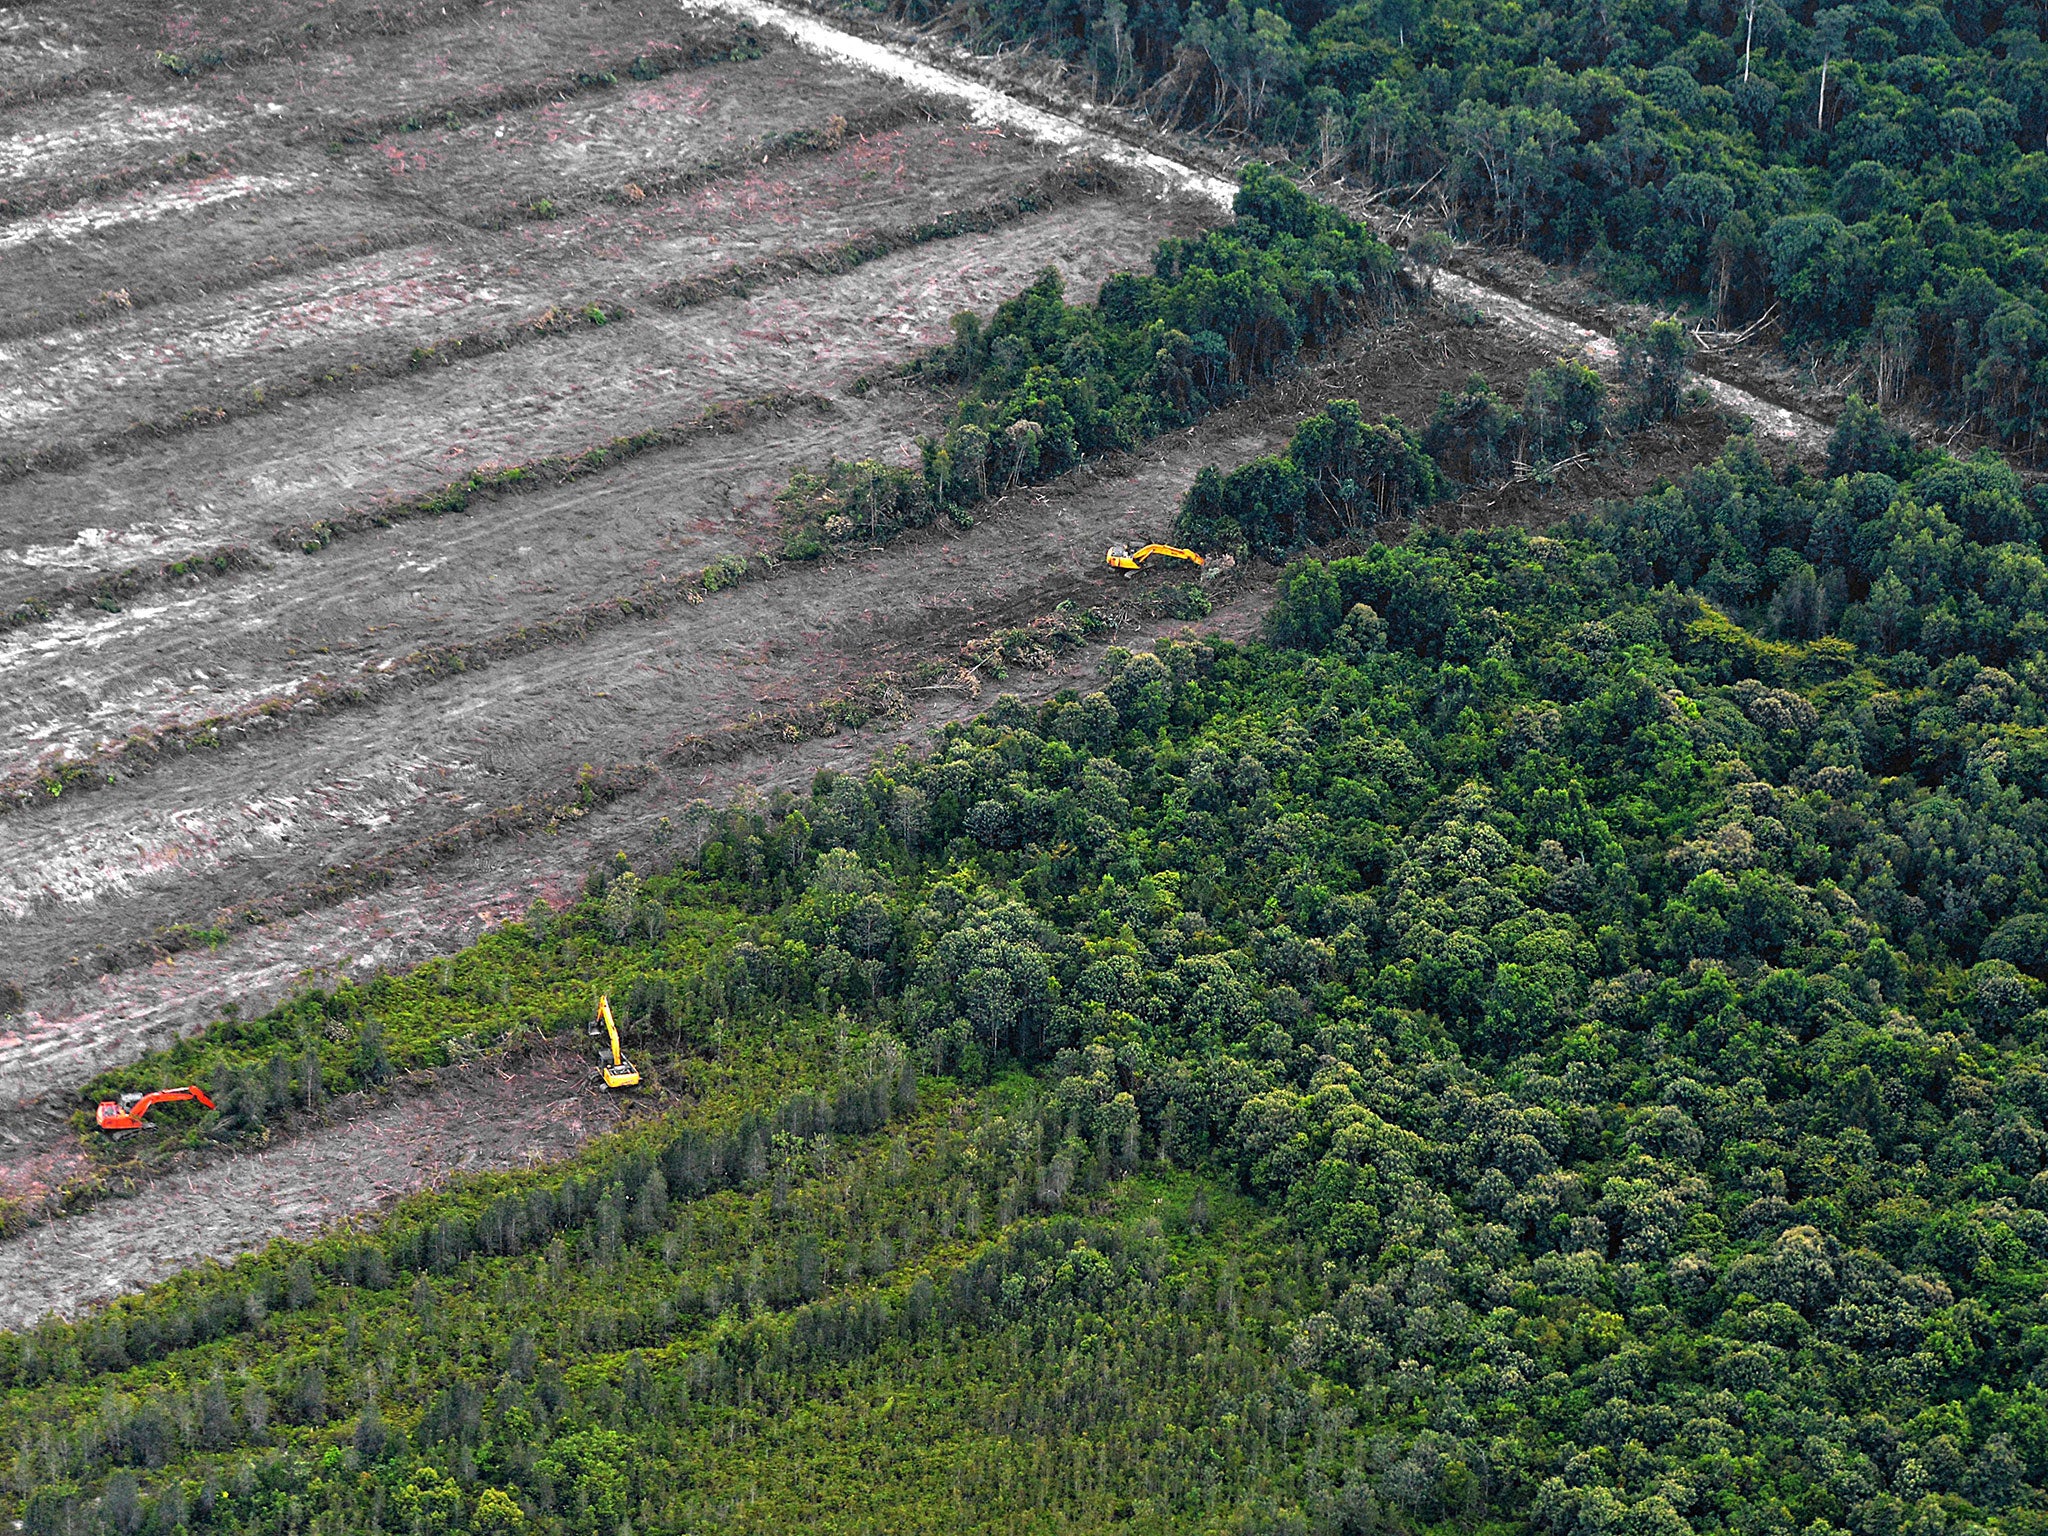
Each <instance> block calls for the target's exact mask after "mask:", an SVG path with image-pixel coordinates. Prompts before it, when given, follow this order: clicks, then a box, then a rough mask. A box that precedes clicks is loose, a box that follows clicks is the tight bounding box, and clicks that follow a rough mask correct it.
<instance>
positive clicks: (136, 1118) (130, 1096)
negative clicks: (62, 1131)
mask: <svg viewBox="0 0 2048 1536" xmlns="http://www.w3.org/2000/svg"><path fill="white" fill-rule="evenodd" d="M195 1099H196V1100H197V1101H198V1102H199V1103H201V1104H204V1105H205V1106H206V1107H207V1108H208V1109H211V1108H213V1100H211V1099H209V1098H208V1097H207V1096H206V1093H205V1091H204V1090H203V1089H201V1088H200V1087H199V1085H198V1084H196V1083H187V1084H186V1085H185V1086H184V1087H183V1088H159V1089H157V1091H156V1092H154V1093H124V1094H122V1095H121V1097H120V1098H118V1099H102V1100H101V1101H100V1107H99V1109H98V1111H97V1113H96V1115H95V1118H96V1119H97V1120H98V1121H99V1127H100V1129H101V1130H103V1131H139V1130H141V1129H142V1126H143V1121H144V1119H145V1118H146V1117H147V1116H148V1114H149V1112H150V1111H151V1110H152V1109H154V1108H156V1106H157V1105H159V1104H183V1103H185V1102H187V1101H188V1100H195Z"/></svg>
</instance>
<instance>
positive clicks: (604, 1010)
mask: <svg viewBox="0 0 2048 1536" xmlns="http://www.w3.org/2000/svg"><path fill="white" fill-rule="evenodd" d="M600 1025H602V1026H603V1029H604V1033H605V1036H606V1037H607V1038H608V1039H609V1041H610V1042H611V1048H612V1055H611V1060H609V1061H604V1060H600V1061H599V1062H598V1064H597V1070H598V1072H599V1073H600V1074H601V1075H602V1076H603V1078H604V1085H605V1087H607V1088H634V1087H637V1086H639V1082H640V1069H639V1068H638V1067H636V1066H634V1065H633V1063H631V1062H630V1061H628V1060H626V1054H625V1052H624V1051H622V1050H620V1049H619V1026H618V1025H616V1024H614V1023H613V1022H612V1000H611V998H610V996H609V995H607V996H604V997H600V998H599V999H598V1000H597V1023H596V1024H593V1025H591V1026H590V1032H591V1033H592V1034H593V1035H594V1034H596V1033H597V1032H598V1028H599V1026H600Z"/></svg>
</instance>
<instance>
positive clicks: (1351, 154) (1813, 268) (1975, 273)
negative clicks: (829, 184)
mask: <svg viewBox="0 0 2048 1536" xmlns="http://www.w3.org/2000/svg"><path fill="white" fill-rule="evenodd" d="M870 3H874V4H879V3H881V0H870ZM890 8H891V9H893V10H894V11H895V12H896V13H897V14H900V15H903V16H906V17H907V18H909V19H911V20H914V21H917V22H920V23H923V22H930V21H934V20H937V21H940V22H941V23H942V24H943V25H945V26H947V27H949V28H952V29H954V30H956V31H957V32H958V33H959V34H960V35H962V36H964V37H966V38H967V39H969V40H971V41H973V42H975V43H977V44H979V45H981V46H994V45H996V44H999V43H1012V44H1014V43H1018V42H1028V43H1031V44H1033V45H1034V46H1036V47H1038V48H1040V49H1043V50H1045V51H1046V52H1048V53H1050V54H1051V55H1053V56H1055V57H1057V58H1059V59H1061V60H1063V61H1066V62H1068V63H1070V64H1072V65H1074V66H1076V67H1077V68H1078V69H1079V70H1080V71H1081V72H1082V78H1083V79H1084V80H1086V81H1087V82H1090V83H1091V84H1092V86H1093V88H1094V89H1095V90H1096V91H1097V92H1098V94H1100V95H1101V96H1102V97H1104V98H1106V99H1111V100H1117V101H1124V102H1133V103H1142V104H1143V105H1144V106H1145V107H1146V108H1147V109H1148V110H1150V111H1151V112H1152V113H1153V114H1154V115H1155V117H1157V118H1158V119H1160V120H1162V121H1164V122H1167V123H1169V124H1174V125H1182V126H1204V127H1209V128H1213V129H1222V130H1230V131H1236V132H1241V133H1245V134H1248V135H1251V136H1252V137H1254V138H1256V139H1257V140H1259V141H1261V142H1264V143H1268V144H1278V145H1287V146H1291V147H1292V149H1293V152H1294V153H1295V154H1296V155H1297V156H1298V157H1299V158H1300V159H1301V161H1302V162H1303V163H1305V164H1309V165H1313V166H1315V167H1317V168H1318V169H1320V170H1323V171H1325V172H1328V171H1335V170H1344V171H1348V172H1350V173H1351V174H1353V175H1355V176H1358V177H1361V178H1364V179H1366V180H1368V181H1369V182H1371V183H1373V184H1375V185H1378V186H1381V187H1385V188H1425V187H1426V188H1428V189H1429V191H1430V195H1431V196H1434V195H1435V194H1437V193H1441V194H1443V195H1444V196H1445V197H1446V198H1447V199H1448V200H1449V202H1450V205H1451V207H1452V208H1453V209H1454V210H1455V215H1456V226H1457V229H1458V232H1459V233H1461V234H1463V235H1466V236H1468V237H1476V238H1486V239H1495V240H1503V241H1513V242H1519V243H1523V244H1526V245H1527V246H1528V247H1529V248H1530V249H1532V250H1533V251H1535V252H1536V253H1537V254H1539V255H1541V256H1543V257H1544V258H1545V259H1548V260H1553V261H1589V262H1591V263H1592V264H1593V265H1594V266H1595V267H1596V268H1597V270H1598V272H1599V273H1600V275H1601V277H1602V278H1603V279H1604V281H1605V282H1606V283H1607V284H1608V285H1609V286H1610V287H1611V288H1613V289H1614V290H1615V291H1617V292H1618V293H1620V294H1622V295H1623V296H1625V297H1636V298H1645V299H1667V298H1672V297H1680V298H1685V299H1688V300H1690V301H1692V302H1694V303H1696V304H1697V305H1699V306H1700V307H1701V308H1703V309H1704V310H1705V311H1706V312H1708V313H1709V314H1711V315H1712V316H1714V317H1715V318H1716V319H1717V320H1718V321H1719V323H1721V324H1722V325H1724V326H1728V327H1731V328H1732V327H1738V326H1742V325H1744V324H1746V323H1747V322H1749V321H1751V320H1754V319H1758V318H1761V317H1763V316H1764V315H1766V314H1771V315H1773V317H1774V318H1775V319H1776V320H1777V321H1778V322H1779V323H1780V324H1782V327H1783V331H1784V335H1785V338H1786V341H1787V343H1788V344H1789V345H1791V346H1792V347H1794V348H1799V349H1806V350H1809V351H1810V352H1811V353H1812V354H1813V355H1815V356H1818V357H1820V358H1823V359H1825V360H1826V363H1827V366H1828V368H1829V371H1830V372H1837V373H1838V372H1842V371H1846V370H1848V369H1851V368H1854V369H1855V370H1857V373H1858V375H1859V377H1860V381H1861V384H1862V387H1863V391H1864V393H1865V394H1866V395H1869V396H1871V397H1872V398H1875V399H1876V400H1878V401H1879V403H1880V404H1891V403H1893V402H1895V401H1899V400H1902V399H1908V398H1910V399H1913V400H1915V401H1918V402H1920V403H1922V404H1925V405H1927V406H1929V407H1931V408H1933V409H1935V410H1936V411H1938V412H1940V413H1943V414H1946V415H1948V416H1951V417H1953V418H1955V419H1958V420H1963V421H1968V422H1970V423H1972V424H1973V425H1975V426H1977V427H1979V428H1980V429H1982V430H1986V431H1989V432H1992V433H1995V434H1997V435H1998V436H1999V437H2001V438H2002V439H2004V440H2005V441H2006V442H2007V443H2008V444H2009V445H2010V446H2013V447H2014V448H2016V449H2020V450H2023V451H2026V452H2030V453H2031V452H2033V451H2034V450H2036V449H2037V448H2038V446H2039V438H2040V434H2041V431H2042V428H2043V425H2044V414H2048V291H2044V290H2048V233H2044V231H2048V8H2044V7H2042V6H2041V5H2039V4H2038V3H2036V0H2013V3H2010V4H2000V3H1996V0H1951V3H1947V4H1942V5H1935V4H1929V3H1920V4H1911V5H1908V4H1902V3H1896V0H1858V3H1852V4H1844V5H1825V4H1819V3H1802V4H1798V5H1790V6H1788V5H1784V4H1781V3H1779V0H1648V3H1641V4H1627V5H1622V4H1614V3H1608V4H1596V5H1587V6H1572V7H1566V6H1554V5H1545V4H1540V3H1523V0H1361V3H1357V4H1348V5H1347V4H1341V3H1337V0H1274V4H1273V5H1272V6H1271V7H1270V8H1269V7H1264V6H1258V5H1255V4H1246V3H1244V0H1190V3H1189V4H1187V5H1185V6H1183V5H1182V4H1181V3H1179V0H1031V3H1028V4H1018V3H1013V0H974V3H972V4H968V5H964V6H963V5H956V6H947V5H942V4H939V3H937V0H890Z"/></svg>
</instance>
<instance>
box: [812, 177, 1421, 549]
mask: <svg viewBox="0 0 2048 1536" xmlns="http://www.w3.org/2000/svg"><path fill="white" fill-rule="evenodd" d="M1235 207H1236V214H1237V217H1236V221H1235V222H1234V223H1233V224H1231V225H1230V226H1229V227H1227V228H1224V229H1217V230H1211V231H1209V232H1208V233H1206V234H1204V235H1201V236H1200V237H1198V238H1195V239H1180V238H1172V239H1168V240H1166V241H1164V242H1163V243H1162V244H1161V245H1160V247H1159V250H1158V252H1157V253H1156V255H1155V256H1154V258H1153V270H1152V271H1151V272H1150V273H1134V272H1123V273H1118V274H1116V275H1114V276H1112V277H1111V278H1109V279H1108V280H1107V281H1106V282H1105V283H1104V284H1103V285H1102V288H1101V291H1100V292H1099V293H1098V294H1097V296H1096V299H1095V302H1094V303H1092V304H1085V305H1076V304H1069V303H1067V302H1066V299H1065V295H1064V288H1063V285H1062V282H1061V279H1060V277H1059V274H1058V273H1057V272H1055V271H1050V270H1049V271H1047V272H1046V273H1045V275H1044V276H1042V277H1041V278H1040V279H1039V280H1038V281H1037V282H1036V283H1034V284H1032V286H1031V287H1030V288H1028V289H1026V290H1025V291H1024V292H1023V293H1022V294H1019V295H1018V296H1017V297H1016V298H1014V299H1011V300H1009V301H1007V302H1006V303H1004V304H1002V305H1000V306H998V308H997V309H996V312H995V314H994V315H993V316H992V317H991V318H990V319H989V320H988V321H987V322H986V323H984V322H983V321H982V319H981V318H980V317H979V316H977V315H973V314H962V315H959V316H957V317H956V318H955V320H954V322H953V330H954V339H953V341H952V342H951V343H950V344H949V345H947V346H944V347H941V348H938V349H937V350H935V351H934V352H933V353H932V354H931V355H930V356H929V357H927V358H925V359H923V360H922V361H921V362H920V364H919V371H921V372H923V373H924V374H926V375H928V376H930V377H932V378H934V379H939V380H943V381H945V382H947V383H949V384H952V385H954V386H956V387H958V388H960V389H961V390H962V391H963V398H962V400H961V402H960V404H959V405H958V406H957V407H956V408H955V410H954V413H953V420H952V421H951V422H950V423H949V424H948V427H947V429H946V431H945V432H944V433H943V434H942V435H941V436H939V437H938V438H935V439H931V440H928V441H926V442H925V443H924V444H923V445H922V448H923V451H922V457H921V462H920V463H918V464H917V465H914V466H905V465H890V464H883V463H880V462H877V461H873V460H861V461H857V462H853V461H841V460H834V461H833V462H831V463H830V464H828V465H826V466H825V467H824V468H823V469H822V470H802V471H799V472H798V473H797V474H795V475H794V476H793V477H792V479H791V482H790V486H789V489H788V490H787V491H786V492H785V493H784V494H783V495H782V496H781V498H779V504H780V506H781V508H782V512H783V518H784V522H785V524H786V526H787V527H788V529H789V542H788V545H787V551H786V552H787V553H788V555H789V556H790V557H791V558H794V559H813V558H816V557H817V556H819V555H822V554H824V553H825V551H826V549H827V548H828V546H829V545H831V544H832V543H836V542H839V541H842V540H846V539H851V538H855V537H860V538H865V539H876V538H883V537H887V536H889V535H892V534H894V533H896V532H898V531H900V530H901V529H904V528H908V527H922V526H925V525H928V524H930V523H932V522H933V521H935V520H936V519H937V518H939V517H942V516H945V517H951V518H953V519H954V520H955V521H958V522H962V523H965V522H969V521H971V520H972V517H971V512H972V509H973V508H974V507H975V506H976V505H978V504H979V503H980V502H982V501H983V500H985V499H987V498H988V497H990V496H998V495H1001V494H1002V493H1003V492H1004V491H1006V490H1010V489H1013V488H1015V487H1017V486H1020V485H1035V484H1038V483H1040V482H1042V481H1046V480H1051V479H1054V478H1056V477H1058V476H1059V475H1062V474H1065V473H1066V472H1067V471H1068V470H1070V469H1072V468H1074V467H1075V466H1076V465H1078V464H1080V463H1081V462H1082V461H1083V460H1084V459H1086V458H1089V457H1091V456H1099V455H1101V454H1105V453H1112V452H1117V451H1121V450H1128V449H1132V448H1135V447H1137V446H1138V445H1139V444H1140V443H1143V442H1145V441H1147V440H1149V439H1150V438H1152V437H1155V436H1157V435H1158V434H1159V433H1161V432H1164V431H1168V430H1171V429H1173V428H1176V427H1183V426H1186V425H1188V424H1189V423H1191V422H1194V421H1198V420H1200V419H1201V418H1202V417H1203V416H1206V415H1207V414H1208V413H1209V412H1210V411H1212V410H1215V409H1217V408H1218V407H1220V406H1223V405H1227V404H1229V403H1230V402H1232V401H1234V400H1238V399H1241V398H1243V396H1244V395H1245V394H1247V393H1248V392H1249V390H1250V388H1251V386H1252V385H1253V383H1255V382H1256V381H1257V380H1259V379H1260V378H1263V377H1266V376H1268V375H1270V374H1272V373H1274V372H1276V371H1279V370H1281V369H1284V368H1286V367H1287V366H1289V365H1290V364H1291V362H1292V361H1293V359H1294V358H1295V357H1296V356H1297V355H1298V353H1299V352H1300V350H1301V349H1302V348H1303V347H1304V346H1317V345H1322V344H1324V343H1326V342H1329V341H1331V340H1333V339H1335V338H1336V337H1338V336H1340V335H1342V334H1343V333H1344V332H1345V331H1347V330H1349V329H1352V328H1353V327H1356V326H1358V325H1363V324H1369V323H1372V322H1373V321H1374V320H1376V319H1378V318H1380V317H1381V316H1384V315H1385V314H1387V313H1389V312H1390V311H1391V310H1392V309H1393V308H1394V307H1395V306H1396V304H1397V303H1398V298H1399V290H1398V286H1397V274H1398V272H1399V269H1400V258H1399V257H1397V256H1396V255H1395V254H1394V252H1393V251H1392V250H1391V249H1389V248H1388V247H1387V246H1386V245H1384V244H1383V243H1381V242H1380V241H1378V240H1376V239H1374V238H1373V237H1372V236H1371V235H1370V234H1368V233H1367V232H1366V230H1365V227H1364V226H1363V225H1361V224H1359V223H1358V222H1357V221H1355V220H1353V219H1350V218H1347V217H1346V216H1345V215H1343V214H1341V213H1338V212H1337V211H1336V210H1334V209H1332V208H1329V207H1327V206H1325V205H1324V204H1321V203H1318V202H1315V201H1314V200H1313V199H1311V198H1309V197H1307V196H1306V195H1305V194H1303V193H1302V192H1301V191H1300V190H1299V189H1298V188H1297V187H1295V186H1294V185H1293V184H1292V183H1291V182H1289V181H1287V180H1286V179H1285V178H1283V177H1281V176H1278V175H1276V174H1274V173H1273V172H1271V171H1270V170H1268V169H1267V168H1266V167H1264V166H1260V165H1254V166H1251V167H1250V168H1248V169H1247V170H1246V172H1245V174H1244V179H1243V185H1242V187H1241V188H1240V190H1239V192H1238V194H1237V199H1236V205H1235Z"/></svg>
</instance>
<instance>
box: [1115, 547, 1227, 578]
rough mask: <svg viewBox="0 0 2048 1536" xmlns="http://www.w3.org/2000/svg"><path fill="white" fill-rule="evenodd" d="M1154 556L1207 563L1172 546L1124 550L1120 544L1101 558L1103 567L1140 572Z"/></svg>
mask: <svg viewBox="0 0 2048 1536" xmlns="http://www.w3.org/2000/svg"><path fill="white" fill-rule="evenodd" d="M1154 555H1163V556H1165V557H1166V558H1167V559H1169V560H1186V561H1189V562H1191V563H1193V564H1194V565H1197V566H1200V565H1206V564H1207V563H1208V562H1207V561H1205V560H1204V559H1203V558H1202V557H1201V556H1200V555H1198V554H1196V553H1195V552H1194V551H1193V550H1192V549H1180V548H1177V547H1176V546H1174V545H1172V544H1147V545H1145V546H1144V547H1143V548H1141V549H1125V548H1124V547H1123V545H1121V544H1112V545H1110V546H1109V553H1108V554H1106V555H1104V556H1103V557H1102V558H1103V563H1104V564H1105V565H1108V566H1110V567H1111V568H1113V569H1115V570H1119V571H1142V570H1143V569H1145V562H1146V561H1147V560H1150V559H1151V558H1152V557H1153V556H1154Z"/></svg>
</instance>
